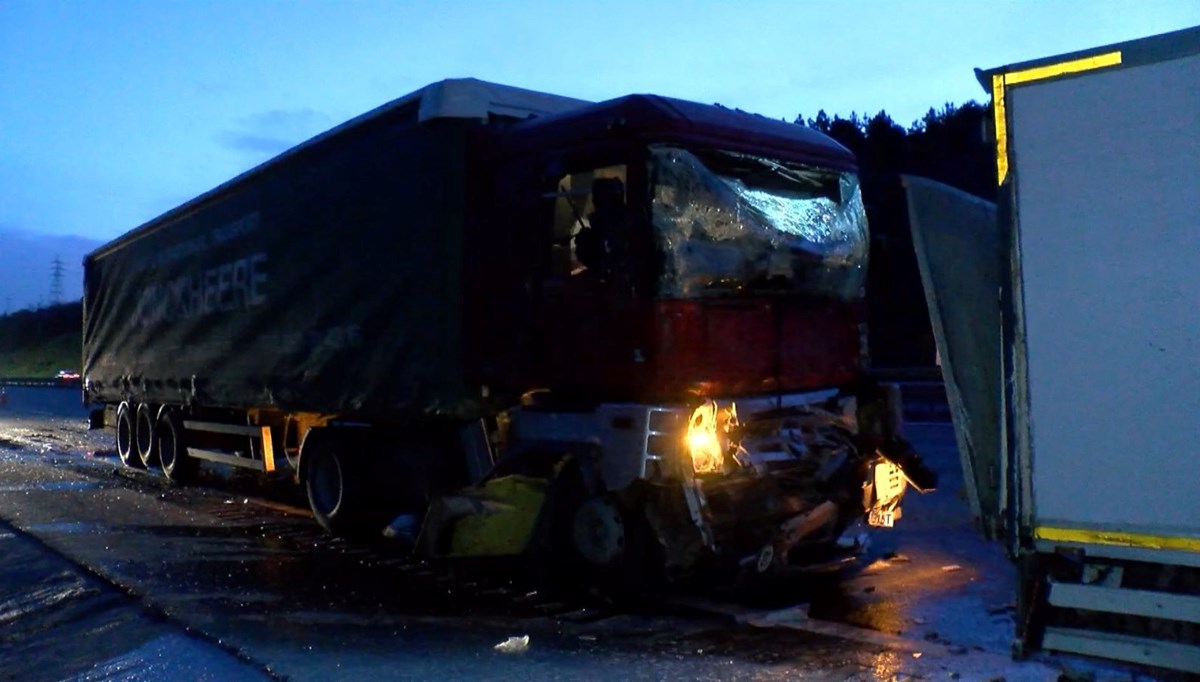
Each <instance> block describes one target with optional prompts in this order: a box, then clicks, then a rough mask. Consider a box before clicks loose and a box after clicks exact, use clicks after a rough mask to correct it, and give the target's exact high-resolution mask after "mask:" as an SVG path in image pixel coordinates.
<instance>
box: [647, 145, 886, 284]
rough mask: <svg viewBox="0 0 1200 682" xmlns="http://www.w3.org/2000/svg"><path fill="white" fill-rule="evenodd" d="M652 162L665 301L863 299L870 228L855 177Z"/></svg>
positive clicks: (670, 151)
mask: <svg viewBox="0 0 1200 682" xmlns="http://www.w3.org/2000/svg"><path fill="white" fill-rule="evenodd" d="M650 158H651V161H650V164H651V178H652V181H653V192H654V194H653V208H652V219H653V223H654V229H655V232H656V237H657V239H658V244H659V248H660V250H661V251H662V254H663V267H662V270H661V272H660V276H659V295H660V296H664V297H670V298H694V297H698V296H720V295H722V294H728V293H747V292H799V293H806V294H811V295H816V296H828V297H834V298H838V299H842V300H847V299H852V298H854V297H856V296H859V295H860V292H861V288H862V286H863V283H864V281H865V277H866V263H867V248H868V242H867V219H866V213H865V211H864V209H863V203H862V193H861V191H860V189H859V185H858V178H857V176H856V175H855V174H854V173H846V172H838V171H832V170H824V169H818V168H813V167H810V166H802V165H799V164H790V163H783V162H778V161H773V160H770V159H766V158H761V157H757V156H750V155H746V154H737V153H733V152H693V151H688V150H686V149H682V148H680V147H672V146H667V145H661V146H655V147H652V148H651V150H650Z"/></svg>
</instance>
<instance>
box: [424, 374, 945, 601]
mask: <svg viewBox="0 0 1200 682" xmlns="http://www.w3.org/2000/svg"><path fill="white" fill-rule="evenodd" d="M882 393H883V392H881V391H875V392H874V394H875V395H874V396H873V397H878V396H879V395H880V394H882ZM858 404H859V403H858V399H857V397H855V396H852V395H846V394H844V393H842V392H840V391H825V392H817V393H813V394H809V395H802V396H792V398H791V401H790V404H788V405H786V406H783V405H781V404H780V403H779V401H777V400H775V399H772V398H760V399H757V400H747V401H743V402H742V405H743V406H744V407H742V408H741V411H742V413H743V414H745V415H746V416H744V417H742V418H740V419H739V407H738V404H737V403H735V402H732V401H731V402H725V403H718V402H717V401H713V400H706V401H704V402H703V403H701V404H700V405H699V406H698V407H696V408H694V409H693V410H692V411H691V412H690V415H689V412H688V410H687V408H677V409H670V408H658V409H656V411H655V412H652V413H651V419H652V420H653V422H652V423H651V424H649V427H650V428H648V429H647V431H648V433H649V435H650V438H660V439H662V442H663V443H665V444H666V445H665V447H664V449H663V450H661V451H659V453H658V454H654V453H651V454H650V455H649V456H650V457H653V458H654V459H652V460H649V461H653V462H655V463H656V464H657V465H658V466H656V467H655V468H654V475H652V476H651V477H648V478H637V479H635V480H633V481H630V482H629V483H628V484H627V485H626V486H624V487H623V488H620V489H612V488H611V487H609V486H608V485H607V481H605V480H604V473H605V472H604V471H603V469H604V468H603V466H602V465H601V460H602V459H603V458H604V456H605V453H604V452H603V451H602V447H587V448H578V449H574V450H568V449H566V448H563V447H562V446H561V443H562V441H560V442H559V443H558V444H555V443H554V442H552V441H543V442H542V443H541V447H534V448H526V449H524V450H523V451H520V452H517V453H515V454H513V455H510V456H509V457H507V458H502V459H501V460H500V463H499V465H498V467H497V469H496V470H495V471H494V472H493V474H492V476H490V477H489V478H488V480H486V481H485V482H483V483H482V484H480V485H479V486H475V487H473V488H470V489H468V490H465V491H460V493H459V494H457V495H454V496H449V497H446V498H442V499H439V500H436V501H435V502H434V504H433V506H432V508H431V512H430V514H429V516H428V517H427V518H426V519H425V524H424V527H423V528H422V530H421V537H420V539H419V541H418V542H417V549H418V551H419V553H421V554H422V555H426V556H434V557H454V558H464V557H472V556H497V555H512V554H522V553H530V552H532V553H535V554H536V553H539V552H541V553H563V552H566V553H569V554H571V555H573V557H574V558H576V559H578V560H579V561H580V562H581V563H584V564H586V565H590V566H591V567H594V568H599V569H604V568H622V569H624V570H625V571H626V572H630V571H632V572H634V573H637V572H643V573H642V575H640V576H638V577H639V579H640V580H645V579H646V578H647V577H648V576H652V577H654V578H661V579H663V580H665V581H667V582H675V581H681V582H686V581H687V580H688V579H689V578H691V577H701V578H704V579H710V578H711V577H712V576H713V575H723V576H726V577H729V578H737V577H744V576H753V575H761V574H771V573H776V572H779V571H785V570H786V571H797V572H805V573H817V572H828V571H835V570H838V569H840V568H842V567H845V566H847V565H849V564H852V563H854V562H855V561H857V559H858V558H859V555H860V554H861V552H862V551H863V550H864V549H865V548H866V537H865V533H864V532H863V528H862V526H863V525H866V526H874V527H891V526H892V525H893V524H894V523H895V522H896V521H898V520H899V519H900V517H901V502H902V500H903V498H904V494H905V492H906V489H907V488H908V487H912V488H915V489H916V490H918V491H919V492H928V491H930V490H932V489H933V488H935V487H936V485H937V476H936V474H935V473H934V472H932V471H930V470H929V469H928V468H927V467H926V466H925V465H924V464H923V463H922V462H921V460H920V457H919V455H917V453H915V452H914V451H913V450H912V448H911V447H910V446H909V444H908V443H907V442H906V441H904V440H903V439H902V438H899V437H898V436H897V435H896V434H895V431H894V430H893V428H894V425H893V424H887V423H884V422H885V420H882V419H880V417H882V416H883V415H881V414H877V415H869V416H866V417H865V418H864V416H863V415H862V413H860V412H859V411H858V410H857V407H858ZM868 409H870V408H868ZM535 414H536V413H535ZM525 416H526V415H523V414H519V415H514V419H515V420H516V421H517V422H518V424H519V422H520V421H521V419H522V418H524V417H525ZM534 419H535V420H536V419H537V417H534ZM864 424H865V425H868V426H867V428H866V429H863V430H860V425H864ZM517 428H520V427H519V425H518V426H517ZM610 454H611V455H612V456H616V455H617V454H618V453H610ZM403 525H404V526H406V527H408V528H410V529H415V525H414V524H413V523H412V522H411V521H408V520H406V521H404V522H403ZM562 558H566V557H560V559H562ZM646 571H648V572H649V573H648V574H647V573H644V572H646Z"/></svg>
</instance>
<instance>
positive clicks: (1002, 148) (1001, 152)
mask: <svg viewBox="0 0 1200 682" xmlns="http://www.w3.org/2000/svg"><path fill="white" fill-rule="evenodd" d="M1004 98H1005V94H1004V76H1003V75H997V76H992V110H993V111H994V112H995V114H996V184H999V185H1003V184H1004V179H1005V178H1007V177H1008V114H1007V111H1006V110H1007V106H1006V104H1005V102H1006V100H1005V99H1004Z"/></svg>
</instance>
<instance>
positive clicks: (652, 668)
mask: <svg viewBox="0 0 1200 682" xmlns="http://www.w3.org/2000/svg"><path fill="white" fill-rule="evenodd" d="M8 393H9V398H10V401H9V405H8V406H7V407H3V408H0V552H4V554H3V555H2V556H3V557H4V560H3V561H0V679H72V678H74V679H97V680H101V679H104V680H107V679H137V680H143V679H145V680H150V679H156V680H157V679H163V678H164V677H174V678H178V679H222V680H225V679H267V678H270V677H276V678H286V679H295V680H310V679H311V680H334V679H359V678H365V677H371V678H375V679H411V680H434V679H538V680H540V679H547V680H551V679H619V680H675V679H681V680H682V679H695V680H718V679H720V680H775V679H779V680H784V679H788V680H791V679H803V680H808V679H812V680H827V679H828V680H875V679H884V680H888V679H966V680H974V679H978V680H990V679H996V678H1000V677H1002V678H1003V679H1005V680H1009V681H1013V680H1054V679H1057V678H1058V676H1059V674H1060V672H1061V670H1062V669H1063V668H1064V666H1066V667H1070V668H1072V669H1078V670H1085V671H1087V672H1088V673H1090V674H1092V675H1093V676H1094V677H1095V678H1096V679H1101V680H1104V679H1112V680H1118V679H1135V678H1137V679H1152V678H1150V677H1148V676H1146V675H1145V674H1140V676H1139V674H1137V673H1134V672H1132V671H1130V670H1128V669H1124V668H1119V667H1115V666H1110V665H1102V664H1095V663H1092V662H1087V661H1083V660H1081V659H1073V658H1072V659H1068V658H1049V657H1039V658H1037V659H1035V660H1033V661H1026V662H1022V663H1016V662H1013V661H1011V660H1010V658H1009V656H1008V651H1009V643H1010V641H1011V636H1012V601H1013V595H1014V592H1013V589H1014V587H1013V582H1014V576H1013V570H1012V568H1011V566H1010V564H1009V563H1008V561H1007V560H1006V559H1005V558H1004V556H1003V554H1002V552H1001V550H1000V548H999V547H998V546H993V545H988V544H986V543H984V542H983V541H982V539H981V538H979V537H978V536H977V535H976V534H975V533H974V531H973V530H971V528H970V526H969V521H968V519H967V510H966V504H965V502H963V501H962V495H961V484H962V482H961V474H960V472H959V471H958V465H957V460H956V454H955V451H954V443H953V435H952V433H951V431H950V428H949V426H948V425H912V426H910V428H909V434H908V435H909V436H910V438H911V439H913V440H914V442H915V443H916V444H917V446H918V448H919V449H920V450H921V451H922V452H923V453H924V455H925V457H926V459H927V461H929V462H930V463H931V464H932V465H934V466H935V467H936V468H938V470H939V472H940V473H941V475H942V482H943V485H942V488H941V490H939V491H938V492H936V493H933V494H931V495H928V496H917V495H914V494H911V493H910V497H908V498H906V502H905V510H904V511H905V513H904V518H903V519H902V520H901V521H900V522H899V524H898V527H897V528H896V529H894V530H890V531H880V532H876V533H874V536H873V537H874V546H873V551H872V553H871V556H870V557H869V558H868V562H867V564H868V565H866V566H865V568H864V569H863V570H861V571H860V572H858V573H857V574H854V575H851V576H847V577H844V579H843V580H841V581H838V582H832V583H822V584H820V585H819V586H818V587H816V588H811V589H803V588H797V587H794V586H791V585H775V586H772V587H771V588H770V589H767V590H762V591H760V592H759V593H758V594H752V595H747V594H740V595H715V596H714V595H703V596H700V595H675V596H672V597H670V598H667V599H664V600H663V601H662V602H659V603H640V604H636V605H632V604H616V603H611V602H609V601H606V600H605V599H603V598H600V597H595V596H590V595H588V594H587V591H586V590H585V589H577V590H568V591H565V592H564V591H554V592H551V591H548V590H547V589H545V588H544V587H542V586H539V585H538V584H536V583H533V582H529V581H528V579H527V578H525V577H523V575H522V574H521V573H519V572H518V573H515V574H514V573H511V572H509V571H508V570H507V569H505V568H504V567H497V566H483V565H468V566H461V565H459V566H452V567H446V566H431V565H426V564H416V563H412V562H410V561H409V560H408V559H407V558H405V557H404V556H403V554H402V553H401V552H400V551H399V549H398V548H395V547H393V546H390V545H387V544H378V545H373V546H363V545H352V544H347V543H344V542H342V541H339V540H333V539H330V538H327V537H325V536H323V535H322V534H321V533H320V531H319V529H318V528H317V527H316V525H315V523H314V522H313V521H312V519H311V517H310V516H309V514H308V512H307V510H306V509H304V508H303V501H302V500H301V499H300V498H299V497H298V496H297V495H296V493H295V492H294V491H292V490H291V488H290V486H288V485H286V484H283V483H279V484H273V485H269V486H267V487H266V489H265V490H264V488H263V486H262V485H260V483H261V481H258V480H256V479H255V476H252V475H245V474H242V473H240V472H234V473H232V474H231V473H230V472H228V471H221V470H219V469H215V468H214V469H210V470H206V471H207V474H208V476H207V480H206V481H205V485H203V486H199V487H194V488H185V489H181V488H175V487H171V486H169V485H167V484H166V482H165V480H164V479H163V478H162V477H161V476H157V475H154V474H149V473H145V472H139V471H133V470H129V469H124V468H122V467H121V466H120V464H119V462H118V461H117V460H116V457H115V454H114V453H112V442H111V440H112V436H111V434H110V433H106V432H91V433H89V432H87V431H86V430H85V429H86V421H85V417H86V413H85V411H84V410H83V408H82V407H81V406H79V405H78V393H77V392H76V391H72V390H63V389H22V388H9V389H8ZM521 635H529V637H530V645H529V648H528V650H526V651H524V652H522V653H516V654H505V653H500V652H497V651H495V650H494V649H493V647H494V645H495V644H496V643H498V642H500V641H502V640H504V639H506V638H508V637H510V636H521Z"/></svg>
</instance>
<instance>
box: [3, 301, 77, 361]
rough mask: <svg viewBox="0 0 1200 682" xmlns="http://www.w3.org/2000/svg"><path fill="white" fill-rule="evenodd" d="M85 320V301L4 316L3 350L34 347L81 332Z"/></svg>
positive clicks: (21, 311) (20, 311)
mask: <svg viewBox="0 0 1200 682" xmlns="http://www.w3.org/2000/svg"><path fill="white" fill-rule="evenodd" d="M82 319H83V304H82V303H79V302H75V303H63V304H61V305H53V306H48V307H45V308H41V309H39V310H19V311H17V312H15V313H10V314H8V315H4V316H0V352H10V351H15V350H22V349H26V348H31V347H35V346H38V345H40V344H42V343H45V342H46V340H47V339H52V338H54V337H56V336H62V335H65V334H78V333H79V329H80V325H81V320H82Z"/></svg>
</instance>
